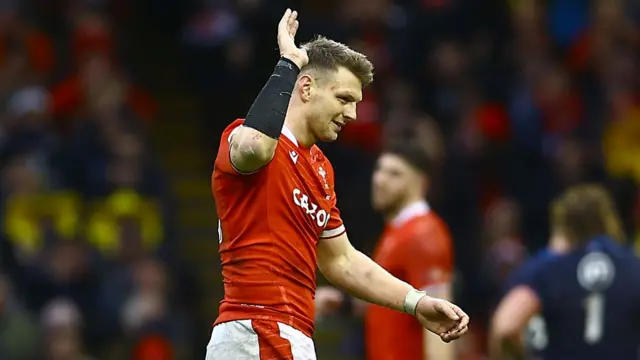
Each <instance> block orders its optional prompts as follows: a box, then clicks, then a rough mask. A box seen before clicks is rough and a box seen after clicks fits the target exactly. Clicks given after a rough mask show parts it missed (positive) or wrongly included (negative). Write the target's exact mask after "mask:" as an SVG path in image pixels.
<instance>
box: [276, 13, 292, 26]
mask: <svg viewBox="0 0 640 360" xmlns="http://www.w3.org/2000/svg"><path fill="white" fill-rule="evenodd" d="M290 17H291V9H287V10H286V11H285V12H284V15H282V19H280V22H279V23H278V30H279V31H286V30H287V29H288V28H289V18H290Z"/></svg>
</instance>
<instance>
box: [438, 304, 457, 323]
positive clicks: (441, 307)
mask: <svg viewBox="0 0 640 360" xmlns="http://www.w3.org/2000/svg"><path fill="white" fill-rule="evenodd" d="M436 310H437V311H438V312H439V313H441V314H443V315H445V316H446V317H447V318H449V319H450V320H453V321H458V320H459V319H460V316H458V314H457V313H456V312H455V310H454V309H453V304H451V303H449V302H448V301H440V302H438V303H437V304H436Z"/></svg>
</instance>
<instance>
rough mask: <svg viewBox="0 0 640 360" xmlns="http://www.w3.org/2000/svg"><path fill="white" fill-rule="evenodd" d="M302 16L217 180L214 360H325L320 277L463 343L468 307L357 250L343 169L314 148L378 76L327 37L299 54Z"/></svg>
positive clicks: (225, 139)
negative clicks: (342, 195) (339, 177)
mask: <svg viewBox="0 0 640 360" xmlns="http://www.w3.org/2000/svg"><path fill="white" fill-rule="evenodd" d="M297 29H298V21H297V13H296V12H295V11H293V12H292V11H291V10H287V11H286V12H285V14H284V16H283V18H282V20H281V21H280V23H279V25H278V45H279V48H280V55H281V58H280V60H279V62H278V63H277V65H276V67H275V70H274V72H273V74H272V75H271V77H270V78H269V80H268V82H267V83H266V85H265V86H264V88H263V89H262V91H261V92H260V94H259V95H258V97H257V98H256V100H255V101H254V103H253V105H252V106H251V108H250V109H249V112H248V113H247V116H246V119H244V120H242V119H239V120H236V121H234V122H233V123H232V124H231V125H230V126H229V127H228V128H227V129H226V130H225V131H224V132H223V134H222V139H221V143H220V148H219V150H218V155H217V158H216V160H215V166H214V171H213V174H212V185H211V186H212V191H213V196H214V198H215V200H216V207H217V211H218V216H219V219H220V227H219V235H220V247H219V252H220V256H221V258H222V276H223V280H224V290H225V296H224V299H223V301H222V302H221V304H220V311H219V317H218V319H217V320H216V322H215V324H214V327H213V331H212V335H211V341H210V342H209V344H208V346H207V360H212V359H215V360H218V359H224V360H226V359H234V360H235V359H295V360H299V359H304V360H310V359H315V358H316V355H315V349H314V345H313V341H312V340H311V337H312V335H313V328H314V324H313V319H314V317H315V309H314V293H315V289H316V268H317V267H318V268H320V270H321V271H322V273H323V274H324V276H325V277H326V278H327V279H328V280H329V281H331V282H332V283H333V284H334V285H336V286H338V287H340V288H342V289H344V290H346V291H347V292H349V293H351V294H352V295H354V296H355V297H357V298H360V299H362V300H365V301H368V302H371V303H374V304H378V305H381V306H385V307H388V308H391V309H394V310H397V311H403V312H406V313H410V314H412V315H414V316H415V317H416V318H417V320H418V321H419V322H420V323H421V324H422V325H423V326H424V327H425V328H426V329H428V330H430V331H432V332H433V333H435V334H437V335H439V336H440V338H441V339H442V340H443V341H446V342H448V341H451V340H454V339H456V338H458V337H459V336H461V335H462V334H463V333H465V332H466V331H467V325H468V321H469V318H468V316H467V315H466V314H465V313H464V312H463V311H462V310H460V308H458V307H457V306H455V305H453V304H451V303H449V302H447V301H445V300H440V299H436V298H432V297H429V296H426V294H425V293H424V292H421V291H418V290H416V289H415V288H413V287H412V286H411V285H409V284H407V283H405V282H403V281H400V280H398V279H396V278H395V277H393V276H392V275H390V274H389V273H388V272H386V271H385V270H383V269H382V268H381V267H380V266H378V265H377V264H376V263H374V262H373V261H372V260H371V259H369V258H368V257H367V256H365V255H363V254H362V253H360V252H359V251H357V250H356V249H354V248H353V246H351V244H350V242H349V239H348V237H347V235H346V231H345V227H344V225H343V223H342V220H341V219H340V212H339V211H338V208H337V205H336V194H335V189H334V179H333V169H332V167H331V164H330V163H329V161H328V159H327V158H325V156H324V155H323V154H322V152H321V151H320V149H319V148H318V147H317V146H315V145H314V144H315V143H316V142H318V141H333V140H335V139H336V138H337V137H338V133H339V132H340V130H341V129H342V127H343V126H345V125H347V124H348V123H349V122H351V121H354V120H355V119H356V105H357V103H358V102H359V101H360V100H362V89H363V87H365V86H366V85H368V84H369V83H370V82H371V81H372V77H373V76H372V71H373V67H372V65H371V63H370V62H369V61H368V60H367V59H366V57H365V56H364V55H362V54H359V53H357V52H355V51H353V50H351V49H349V48H348V47H347V46H345V45H343V44H340V43H337V42H335V41H331V40H328V39H325V38H317V39H315V40H313V41H311V42H309V43H307V44H306V45H303V46H302V47H300V48H299V47H297V46H296V45H295V42H294V36H295V34H296V31H297Z"/></svg>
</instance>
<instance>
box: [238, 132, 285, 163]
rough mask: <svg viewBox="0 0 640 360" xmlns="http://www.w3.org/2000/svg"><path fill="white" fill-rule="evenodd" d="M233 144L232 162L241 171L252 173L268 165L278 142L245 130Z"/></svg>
mask: <svg viewBox="0 0 640 360" xmlns="http://www.w3.org/2000/svg"><path fill="white" fill-rule="evenodd" d="M245 130H247V131H244V132H241V133H239V134H237V135H236V136H234V138H233V140H232V142H231V149H230V152H231V160H232V162H233V165H234V166H235V167H236V168H237V169H238V170H240V171H243V172H252V171H255V170H258V169H260V168H261V167H263V166H265V165H267V164H268V163H269V162H270V161H271V159H273V156H274V154H275V151H276V146H277V145H278V141H277V140H275V139H271V138H269V137H267V136H265V135H263V134H260V133H258V132H257V131H255V130H253V129H249V128H247V129H245Z"/></svg>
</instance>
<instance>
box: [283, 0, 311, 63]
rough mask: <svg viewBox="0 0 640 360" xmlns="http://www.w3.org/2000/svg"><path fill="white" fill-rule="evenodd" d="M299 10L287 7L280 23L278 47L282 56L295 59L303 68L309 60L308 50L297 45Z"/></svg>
mask: <svg viewBox="0 0 640 360" xmlns="http://www.w3.org/2000/svg"><path fill="white" fill-rule="evenodd" d="M298 26H300V23H299V22H298V12H297V11H291V9H287V11H285V12H284V15H283V16H282V19H280V23H278V48H279V49H280V56H282V57H285V58H287V59H289V60H291V61H293V62H294V63H295V64H296V65H298V67H300V68H302V67H303V66H305V65H307V63H308V62H309V57H308V56H307V51H306V50H305V49H301V48H299V47H298V46H296V42H295V37H296V33H297V32H298Z"/></svg>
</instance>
